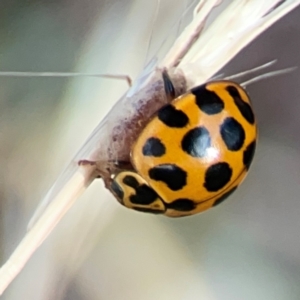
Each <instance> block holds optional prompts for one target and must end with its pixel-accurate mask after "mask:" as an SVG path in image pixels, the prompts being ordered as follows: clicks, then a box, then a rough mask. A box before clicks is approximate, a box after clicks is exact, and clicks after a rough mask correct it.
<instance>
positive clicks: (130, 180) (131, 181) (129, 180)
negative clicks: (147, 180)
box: [123, 175, 139, 189]
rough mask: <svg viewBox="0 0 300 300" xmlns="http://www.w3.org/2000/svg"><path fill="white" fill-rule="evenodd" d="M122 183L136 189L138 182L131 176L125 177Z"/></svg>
mask: <svg viewBox="0 0 300 300" xmlns="http://www.w3.org/2000/svg"><path fill="white" fill-rule="evenodd" d="M123 183H125V184H126V185H128V186H130V187H132V188H134V189H136V188H137V187H138V186H139V182H138V181H137V180H136V178H135V177H134V176H131V175H126V176H125V177H124V178H123Z"/></svg>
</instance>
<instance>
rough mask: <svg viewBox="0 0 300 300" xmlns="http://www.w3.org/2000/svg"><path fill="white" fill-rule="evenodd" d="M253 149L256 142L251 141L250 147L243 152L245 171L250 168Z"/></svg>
mask: <svg viewBox="0 0 300 300" xmlns="http://www.w3.org/2000/svg"><path fill="white" fill-rule="evenodd" d="M255 148H256V141H253V142H252V143H251V144H250V145H248V147H247V148H246V150H245V151H244V154H243V163H244V165H245V167H246V169H247V170H248V169H249V168H250V165H251V162H252V160H253V157H254V153H255Z"/></svg>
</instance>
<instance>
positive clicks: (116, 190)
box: [110, 181, 124, 200]
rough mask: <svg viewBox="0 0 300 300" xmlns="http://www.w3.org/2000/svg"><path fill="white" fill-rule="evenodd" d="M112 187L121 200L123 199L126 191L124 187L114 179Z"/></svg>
mask: <svg viewBox="0 0 300 300" xmlns="http://www.w3.org/2000/svg"><path fill="white" fill-rule="evenodd" d="M110 187H111V189H112V190H113V192H114V193H115V194H116V195H117V197H118V198H119V199H120V200H123V197H124V192H123V190H122V188H121V187H120V186H119V185H118V183H117V182H116V181H113V182H112V184H111V186H110Z"/></svg>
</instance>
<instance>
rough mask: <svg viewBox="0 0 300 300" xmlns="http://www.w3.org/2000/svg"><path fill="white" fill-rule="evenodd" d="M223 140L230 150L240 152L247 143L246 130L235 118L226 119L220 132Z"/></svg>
mask: <svg viewBox="0 0 300 300" xmlns="http://www.w3.org/2000/svg"><path fill="white" fill-rule="evenodd" d="M220 133H221V136H222V139H223V141H224V143H225V144H226V146H227V148H228V150H230V151H238V150H240V149H241V148H242V147H243V144H244V141H245V137H246V135H245V130H244V128H243V127H242V125H241V124H240V123H239V122H238V121H237V120H235V119H234V118H226V119H225V120H224V122H223V124H222V125H221V130H220Z"/></svg>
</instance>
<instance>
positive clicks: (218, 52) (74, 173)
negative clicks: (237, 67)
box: [0, 0, 300, 294]
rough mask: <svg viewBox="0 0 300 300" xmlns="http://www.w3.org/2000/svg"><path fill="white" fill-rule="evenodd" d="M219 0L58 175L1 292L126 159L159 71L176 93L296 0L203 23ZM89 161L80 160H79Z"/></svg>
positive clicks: (150, 108)
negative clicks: (93, 186)
mask: <svg viewBox="0 0 300 300" xmlns="http://www.w3.org/2000/svg"><path fill="white" fill-rule="evenodd" d="M221 2H222V1H220V0H201V1H200V2H199V3H198V4H197V6H196V7H195V9H194V15H193V19H192V20H191V22H190V24H189V25H188V26H187V27H186V28H185V30H184V31H183V32H182V34H181V35H180V36H179V37H178V38H177V40H176V41H175V43H174V45H173V46H172V48H171V49H170V50H169V52H168V53H167V55H166V56H165V57H164V58H163V59H162V61H161V62H160V64H159V65H156V64H155V61H152V63H150V64H149V65H148V67H147V68H145V70H144V71H143V72H142V74H141V75H140V76H139V78H138V79H137V80H136V81H135V83H134V85H133V86H132V87H131V88H130V89H129V90H128V92H127V93H126V94H125V95H124V96H123V97H122V98H121V99H120V100H119V101H118V102H117V104H116V105H115V106H114V107H113V108H112V109H111V111H110V112H109V114H108V115H107V116H106V117H105V118H104V120H102V121H101V123H100V124H99V126H98V127H97V128H96V129H95V130H94V132H93V133H92V135H91V137H90V138H89V139H88V141H87V143H86V145H85V146H84V147H83V148H82V150H81V151H80V152H79V153H78V155H77V156H76V157H75V158H74V159H73V161H72V162H71V164H70V166H69V168H67V170H66V171H65V172H64V173H63V174H62V175H61V176H60V177H59V178H58V179H57V181H56V183H55V184H54V185H53V187H52V189H51V190H50V191H49V192H48V194H47V195H46V197H45V199H44V201H43V203H42V204H41V206H40V207H39V208H38V210H37V212H36V213H35V215H34V217H33V218H32V220H31V222H30V224H29V227H28V231H27V233H26V235H25V237H24V238H23V240H22V241H21V243H20V244H19V246H18V247H17V248H16V249H15V251H14V252H13V254H12V255H11V257H10V258H9V259H8V261H7V262H6V263H5V264H4V265H3V266H2V268H1V269H0V294H2V293H3V292H4V290H5V289H6V288H7V286H8V285H9V284H10V283H11V281H12V280H13V279H14V278H15V277H16V276H17V274H18V273H19V272H20V271H21V270H22V268H23V267H24V265H25V264H26V262H27V261H28V260H29V258H30V257H31V255H32V254H33V253H34V251H35V250H36V249H37V248H38V247H39V246H40V245H41V243H42V242H43V241H44V240H45V239H46V237H47V236H48V235H49V234H50V232H51V231H52V230H53V228H54V227H55V226H56V225H57V223H58V222H59V221H60V219H61V218H62V217H63V216H64V214H65V213H66V212H67V211H68V209H69V208H70V207H71V206H72V205H73V203H74V202H75V200H76V199H77V198H78V197H79V196H80V195H81V194H82V193H83V192H84V190H85V189H86V188H87V187H88V186H89V185H90V183H91V182H92V181H93V180H94V179H95V178H96V177H97V176H98V175H99V174H100V175H101V177H102V178H103V179H104V182H105V183H106V185H107V186H108V180H109V178H110V175H111V174H113V173H114V172H116V171H117V169H118V166H116V165H115V162H116V161H126V160H127V161H128V157H129V151H130V145H131V144H132V142H133V141H134V140H135V138H136V137H137V135H138V134H139V132H140V130H141V129H142V128H143V127H144V125H145V123H146V122H147V120H148V118H149V116H151V115H152V114H153V113H154V112H155V111H157V110H158V108H160V107H161V106H162V105H163V104H165V103H166V99H165V94H164V88H163V82H162V77H161V73H162V70H163V69H164V68H166V69H167V70H168V72H169V74H170V77H171V80H172V82H173V83H174V86H175V89H176V93H177V94H181V93H183V92H185V91H187V90H188V89H190V88H192V87H194V86H197V85H199V84H202V83H204V82H206V81H207V80H209V79H210V78H211V77H212V76H213V75H214V74H216V73H217V72H218V71H219V70H220V69H221V68H222V67H223V66H225V65H226V64H227V63H228V62H229V61H230V60H232V59H233V58H234V57H235V55H236V54H237V53H239V52H240V51H241V50H242V49H243V48H244V47H245V46H247V45H248V44H249V43H250V42H251V41H253V40H254V39H255V38H256V37H257V36H259V35H260V34H261V33H262V32H263V31H264V30H266V29H267V28H269V27H270V26H271V25H272V24H274V23H275V22H276V21H277V20H279V19H280V18H282V17H283V16H284V15H286V14H287V13H289V12H290V11H292V10H293V9H294V8H296V7H297V6H298V5H299V4H300V0H286V1H282V0H264V1H261V0H233V1H232V2H231V3H230V5H228V6H227V7H226V8H225V9H224V10H223V12H222V13H221V14H220V15H219V16H218V17H217V18H216V19H215V20H214V22H213V23H212V24H211V25H210V26H209V27H208V28H206V29H205V30H203V28H204V25H205V21H206V20H207V18H208V16H209V15H210V13H211V12H212V10H213V8H214V7H215V6H217V5H219V4H220V3H221ZM83 160H84V161H92V162H94V163H93V164H91V163H81V164H78V162H79V161H83Z"/></svg>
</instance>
